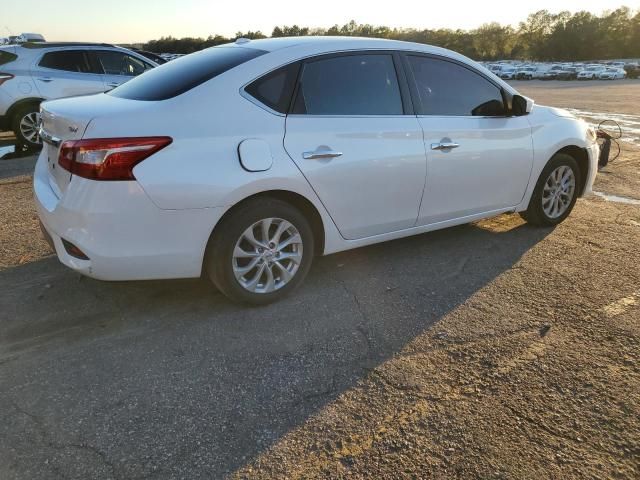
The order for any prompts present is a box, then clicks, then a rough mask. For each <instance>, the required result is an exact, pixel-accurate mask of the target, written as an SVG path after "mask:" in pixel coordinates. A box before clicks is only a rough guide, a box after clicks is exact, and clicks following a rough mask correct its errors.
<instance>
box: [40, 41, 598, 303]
mask: <svg viewBox="0 0 640 480" xmlns="http://www.w3.org/2000/svg"><path fill="white" fill-rule="evenodd" d="M42 122H43V123H42V128H41V134H42V138H43V140H44V141H45V143H46V145H45V148H44V149H43V150H42V153H41V154H40V157H39V159H38V162H37V165H36V171H35V175H34V189H35V197H36V204H37V209H38V213H39V216H40V219H41V221H42V227H43V232H44V234H45V236H46V237H47V238H48V239H49V240H50V241H51V243H52V245H53V246H54V248H55V251H56V253H57V256H58V258H59V259H60V261H61V262H62V263H63V264H65V265H66V266H68V267H70V268H72V269H74V270H76V271H78V272H81V273H83V274H85V275H88V276H91V277H94V278H98V279H103V280H140V279H161V278H184V277H198V276H200V274H201V272H202V271H204V272H206V273H207V275H208V276H209V277H210V278H211V280H212V281H213V283H214V284H215V285H216V286H217V287H218V288H219V289H220V290H221V291H222V292H223V293H225V294H226V295H227V296H228V297H230V298H231V299H233V300H235V301H239V302H246V303H251V304H263V303H268V302H271V301H274V300H276V299H279V298H280V297H282V296H283V295H285V294H287V293H288V292H290V291H291V290H293V289H294V288H295V287H296V286H298V285H299V284H300V283H301V282H302V280H303V279H304V277H305V275H306V274H307V273H308V271H309V269H310V267H311V263H312V260H313V257H314V255H327V254H330V253H334V252H338V251H341V250H348V249H351V248H357V247H361V246H364V245H370V244H374V243H378V242H384V241H387V240H393V239H396V238H400V237H406V236H409V235H416V234H420V233H424V232H427V231H431V230H437V229H441V228H445V227H449V226H453V225H459V224H463V223H468V222H472V221H475V220H479V219H482V218H487V217H491V216H495V215H499V214H501V213H505V212H519V213H520V214H521V215H523V216H524V218H525V219H527V221H529V222H530V223H532V224H535V225H542V226H553V225H556V224H558V223H560V222H561V221H563V220H564V219H565V218H566V217H567V215H569V212H570V211H571V209H572V208H573V206H574V203H575V201H576V198H577V197H578V196H580V195H584V194H586V193H588V192H589V191H590V189H591V185H592V183H593V180H594V177H595V175H596V171H597V168H596V166H597V157H598V146H597V144H596V141H595V133H594V132H593V130H592V129H590V128H589V127H588V126H587V124H586V123H584V122H583V121H580V120H577V119H576V118H574V117H573V116H571V115H570V114H569V113H568V112H565V111H563V110H558V109H555V108H549V107H541V106H535V107H534V105H533V101H531V100H529V99H526V98H524V97H522V96H520V95H519V94H518V92H517V91H516V90H514V89H513V87H511V86H509V85H508V84H506V83H505V82H503V81H502V80H500V79H499V78H498V77H496V76H495V75H494V74H492V73H491V72H489V71H488V70H486V69H485V68H484V67H482V66H480V65H479V64H477V63H475V62H473V61H471V60H469V59H468V58H466V57H464V56H462V55H459V54H456V53H454V52H451V51H448V50H444V49H440V48H436V47H431V46H426V45H420V44H413V43H405V42H398V41H388V40H376V39H355V38H335V37H333V38H332V37H322V38H314V37H298V38H283V39H265V40H258V41H248V40H244V39H241V40H239V41H237V42H236V43H235V44H229V45H223V46H219V47H215V48H210V49H207V50H203V51H201V52H198V53H195V54H191V55H188V56H185V57H182V58H179V59H176V60H174V61H172V62H169V63H167V64H165V65H162V66H160V67H158V68H156V69H153V70H151V71H149V72H147V73H144V74H143V75H141V76H139V77H137V78H135V79H133V80H131V81H130V82H128V83H126V84H124V85H122V86H120V87H118V88H116V89H114V90H112V91H110V92H108V93H106V94H99V95H94V96H84V97H77V98H69V99H64V100H54V101H50V102H46V103H44V104H43V105H42Z"/></svg>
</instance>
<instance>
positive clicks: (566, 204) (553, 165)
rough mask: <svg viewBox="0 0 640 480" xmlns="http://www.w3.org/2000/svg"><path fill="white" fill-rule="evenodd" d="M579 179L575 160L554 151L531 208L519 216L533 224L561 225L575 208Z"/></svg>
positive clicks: (530, 205) (533, 195) (543, 225)
mask: <svg viewBox="0 0 640 480" xmlns="http://www.w3.org/2000/svg"><path fill="white" fill-rule="evenodd" d="M565 175H566V180H565ZM580 182H581V173H580V168H579V167H578V164H577V162H576V161H575V159H574V158H573V157H572V156H570V155H567V154H564V153H557V154H555V155H554V156H553V157H552V158H551V160H550V161H549V163H547V165H546V166H545V167H544V169H543V170H542V173H541V174H540V177H539V178H538V181H537V183H536V186H535V189H534V190H533V194H532V195H531V200H529V207H528V208H527V210H526V211H524V212H521V213H520V215H521V216H522V218H524V219H525V220H526V221H527V223H530V224H532V225H536V226H541V227H550V226H554V225H558V224H559V223H561V222H562V221H563V220H564V219H565V218H567V217H568V216H569V214H570V213H571V210H573V207H574V205H575V203H576V200H577V198H578V186H579V185H581V183H580Z"/></svg>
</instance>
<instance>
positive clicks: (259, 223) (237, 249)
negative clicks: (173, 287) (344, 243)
mask: <svg viewBox="0 0 640 480" xmlns="http://www.w3.org/2000/svg"><path fill="white" fill-rule="evenodd" d="M313 252H314V238H313V231H312V230H311V226H310V224H309V222H308V221H307V219H306V218H305V217H304V215H303V214H302V213H301V212H300V211H299V210H298V209H296V208H295V207H293V206H291V205H289V204H288V203H286V202H283V201H281V200H277V199H271V198H266V199H265V198H260V199H255V200H250V201H248V202H247V203H245V204H244V205H242V206H240V207H239V208H238V209H237V210H235V211H233V212H232V213H231V214H230V216H229V217H227V218H225V219H224V220H223V221H222V222H221V224H220V225H219V226H218V227H216V231H215V232H214V235H213V237H212V239H211V241H210V242H209V246H208V248H207V255H206V261H205V262H206V264H205V267H206V269H207V272H208V274H209V277H210V279H211V281H212V282H213V283H214V284H215V285H216V286H217V287H218V289H219V290H220V291H221V292H222V293H224V294H225V295H226V296H227V297H229V298H230V299H231V300H233V301H236V302H239V303H249V304H252V305H264V304H267V303H271V302H275V301H277V300H279V299H281V298H282V297H284V296H285V295H287V294H288V293H290V292H291V291H293V290H294V289H295V288H296V287H298V286H299V285H300V284H301V283H302V281H303V280H304V278H305V277H306V275H307V273H308V272H309V268H310V267H311V262H312V260H313Z"/></svg>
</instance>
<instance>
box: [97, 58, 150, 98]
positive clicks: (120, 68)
mask: <svg viewBox="0 0 640 480" xmlns="http://www.w3.org/2000/svg"><path fill="white" fill-rule="evenodd" d="M92 55H93V58H94V59H95V63H97V66H98V68H99V69H100V70H101V71H102V72H103V78H104V86H105V90H111V89H112V88H115V87H117V86H120V85H122V84H123V83H125V82H127V81H129V80H131V79H132V78H133V77H136V76H138V75H140V74H141V73H144V72H146V71H147V70H149V69H151V68H153V65H151V64H150V63H147V62H145V61H143V60H141V59H139V58H137V57H134V56H133V55H128V54H127V53H125V52H120V51H116V50H95V51H93V52H92Z"/></svg>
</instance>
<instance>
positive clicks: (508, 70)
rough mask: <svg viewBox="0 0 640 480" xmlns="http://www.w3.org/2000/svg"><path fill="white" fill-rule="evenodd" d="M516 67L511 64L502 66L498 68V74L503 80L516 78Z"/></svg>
mask: <svg viewBox="0 0 640 480" xmlns="http://www.w3.org/2000/svg"><path fill="white" fill-rule="evenodd" d="M517 71H518V70H517V69H516V68H515V67H512V66H508V67H504V68H502V69H500V73H499V74H498V76H499V77H500V78H502V79H503V80H513V79H515V78H516V73H517Z"/></svg>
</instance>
